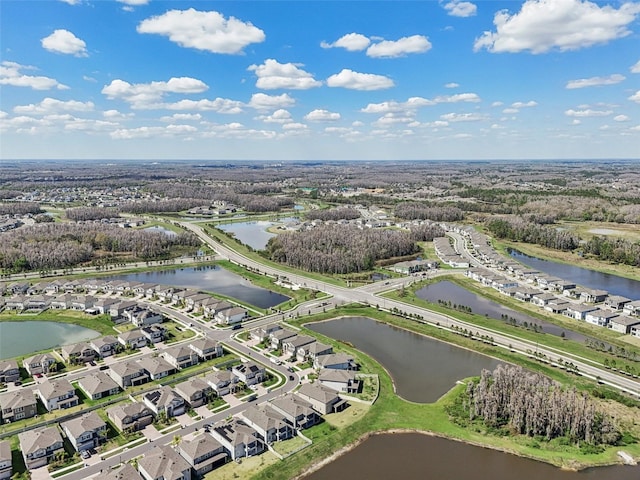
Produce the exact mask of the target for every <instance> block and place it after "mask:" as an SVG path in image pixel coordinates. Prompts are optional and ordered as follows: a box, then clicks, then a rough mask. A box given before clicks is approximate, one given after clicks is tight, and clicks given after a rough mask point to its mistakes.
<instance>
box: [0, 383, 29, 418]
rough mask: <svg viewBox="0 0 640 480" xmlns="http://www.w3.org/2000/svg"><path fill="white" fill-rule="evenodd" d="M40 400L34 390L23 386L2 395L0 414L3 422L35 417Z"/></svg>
mask: <svg viewBox="0 0 640 480" xmlns="http://www.w3.org/2000/svg"><path fill="white" fill-rule="evenodd" d="M37 404H38V401H37V400H36V397H35V395H34V394H33V391H31V390H28V389H25V388H21V389H19V390H13V391H11V392H6V393H3V394H2V395H0V416H2V422H3V423H10V422H15V421H17V420H22V419H24V418H32V417H35V416H36V414H37V413H38V408H37Z"/></svg>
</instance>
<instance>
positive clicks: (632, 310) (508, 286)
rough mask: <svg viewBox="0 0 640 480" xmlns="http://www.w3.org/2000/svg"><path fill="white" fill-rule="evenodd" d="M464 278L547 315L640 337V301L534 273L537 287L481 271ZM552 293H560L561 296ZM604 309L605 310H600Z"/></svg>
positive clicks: (532, 275) (475, 269) (533, 276)
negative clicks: (577, 288) (555, 315)
mask: <svg viewBox="0 0 640 480" xmlns="http://www.w3.org/2000/svg"><path fill="white" fill-rule="evenodd" d="M465 275H466V276H467V277H469V278H471V279H473V280H476V281H478V282H481V283H482V284H483V285H487V286H491V287H493V288H495V289H496V290H498V291H499V292H501V293H503V294H504V295H508V296H511V297H513V298H515V299H517V300H520V301H524V302H530V303H532V304H533V305H536V306H538V307H540V308H544V309H545V310H547V311H548V312H551V313H556V314H562V315H565V316H567V317H569V318H572V319H574V320H580V321H584V322H587V323H590V324H592V325H597V326H600V327H606V328H610V329H612V330H614V331H616V332H619V333H623V334H631V335H634V336H638V337H640V315H639V314H640V301H631V300H630V299H628V298H626V297H622V296H619V295H609V294H608V292H606V291H604V290H590V289H579V290H576V285H575V284H572V283H570V282H564V281H562V280H561V279H556V278H551V277H548V276H544V275H542V276H541V275H539V272H535V271H530V272H527V275H528V276H529V278H530V279H531V280H532V281H531V282H529V283H535V284H536V285H537V287H538V288H535V287H530V286H526V285H520V284H518V283H517V282H514V281H511V280H509V279H508V278H507V277H503V276H501V275H498V274H495V273H493V272H492V271H490V270H487V269H482V268H480V269H478V268H474V269H469V270H467V271H466V272H465ZM576 291H579V294H576ZM553 292H561V295H560V296H558V295H556V294H555V293H553ZM570 296H571V297H573V298H574V299H575V301H569V300H568V299H567V297H570ZM601 306H602V307H603V308H600V307H601Z"/></svg>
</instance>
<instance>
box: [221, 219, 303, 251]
mask: <svg viewBox="0 0 640 480" xmlns="http://www.w3.org/2000/svg"><path fill="white" fill-rule="evenodd" d="M292 220H297V218H294V217H286V218H281V219H278V220H277V221H268V220H257V221H253V222H237V223H227V224H220V225H217V227H218V228H219V229H220V230H222V231H224V232H228V233H233V235H234V237H235V238H236V239H237V240H238V241H240V242H242V243H244V244H245V245H248V246H249V247H251V248H253V249H254V250H264V249H265V248H266V247H267V242H269V239H270V238H272V237H275V236H276V234H275V233H271V232H268V231H267V229H268V228H270V227H273V226H274V225H280V224H282V223H286V222H290V221H292Z"/></svg>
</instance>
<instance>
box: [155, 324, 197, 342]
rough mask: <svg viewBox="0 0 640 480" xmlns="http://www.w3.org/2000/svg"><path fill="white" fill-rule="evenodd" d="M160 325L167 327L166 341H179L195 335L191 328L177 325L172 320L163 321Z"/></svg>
mask: <svg viewBox="0 0 640 480" xmlns="http://www.w3.org/2000/svg"><path fill="white" fill-rule="evenodd" d="M162 326H163V327H165V328H166V329H167V341H168V342H180V341H182V340H186V339H188V338H191V337H193V336H194V335H195V333H194V332H193V330H191V329H189V328H184V327H182V326H179V325H178V324H177V323H175V322H172V321H167V322H163V323H162ZM177 328H180V330H177Z"/></svg>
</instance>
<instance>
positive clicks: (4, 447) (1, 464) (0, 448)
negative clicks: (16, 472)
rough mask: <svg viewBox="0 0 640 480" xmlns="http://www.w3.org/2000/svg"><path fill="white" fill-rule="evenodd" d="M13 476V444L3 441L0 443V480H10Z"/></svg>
mask: <svg viewBox="0 0 640 480" xmlns="http://www.w3.org/2000/svg"><path fill="white" fill-rule="evenodd" d="M12 474H13V461H12V458H11V442H9V440H2V441H0V480H9V479H10V478H11V475H12Z"/></svg>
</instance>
